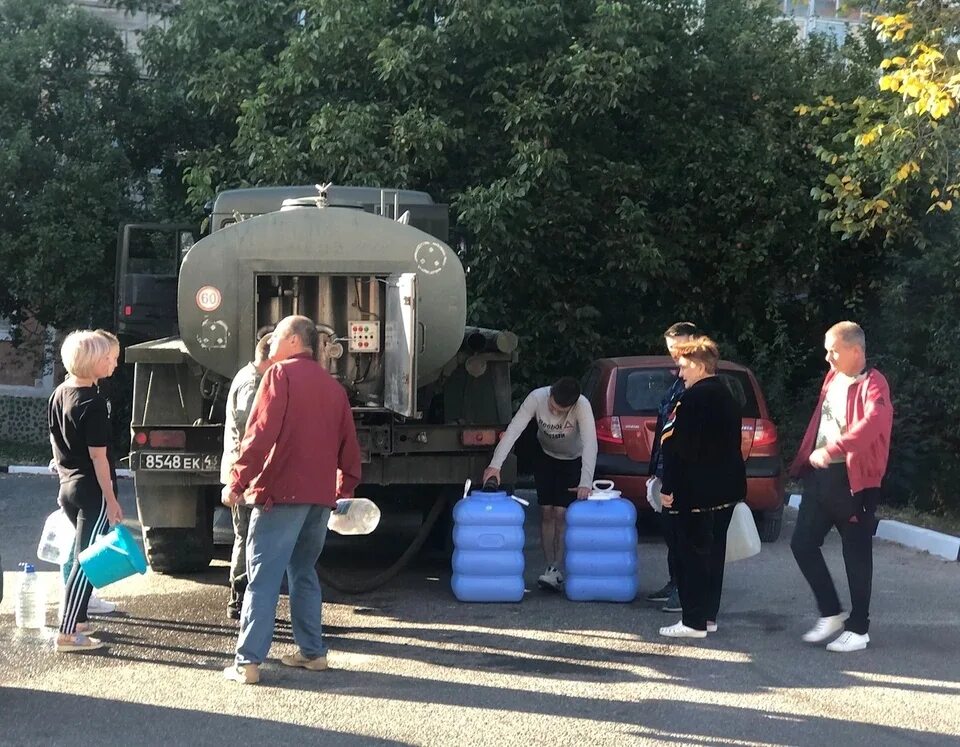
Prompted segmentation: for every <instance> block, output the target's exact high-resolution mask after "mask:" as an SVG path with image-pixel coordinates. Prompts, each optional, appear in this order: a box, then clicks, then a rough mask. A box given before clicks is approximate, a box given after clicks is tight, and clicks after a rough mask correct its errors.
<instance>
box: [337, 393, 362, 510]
mask: <svg viewBox="0 0 960 747" xmlns="http://www.w3.org/2000/svg"><path fill="white" fill-rule="evenodd" d="M342 401H343V405H342V407H343V415H342V417H341V423H340V451H339V454H338V456H337V466H338V467H339V468H340V475H339V485H337V495H338V497H339V496H341V495H349V496H352V495H353V491H354V490H356V489H357V485H359V484H360V444H359V443H357V429H356V426H355V425H354V423H353V411H352V410H351V409H350V402H349V400H347V397H346V395H344V396H343V400H342Z"/></svg>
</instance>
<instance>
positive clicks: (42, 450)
mask: <svg viewBox="0 0 960 747" xmlns="http://www.w3.org/2000/svg"><path fill="white" fill-rule="evenodd" d="M51 456H52V454H51V453H50V444H25V443H22V442H20V441H6V440H3V439H0V465H3V466H5V467H8V466H10V465H11V464H39V465H47V464H49V463H50V458H51Z"/></svg>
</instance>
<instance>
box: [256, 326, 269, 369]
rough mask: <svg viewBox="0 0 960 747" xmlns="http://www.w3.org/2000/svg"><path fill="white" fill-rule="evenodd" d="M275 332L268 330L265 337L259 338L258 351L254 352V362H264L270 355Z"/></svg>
mask: <svg viewBox="0 0 960 747" xmlns="http://www.w3.org/2000/svg"><path fill="white" fill-rule="evenodd" d="M272 336H273V333H271V332H267V334H265V335H264V336H263V337H261V338H260V339H259V340H257V347H256V352H255V353H254V358H253V362H254V363H258V364H259V363H264V362H265V361H266V360H267V359H268V358H269V357H270V338H271V337H272Z"/></svg>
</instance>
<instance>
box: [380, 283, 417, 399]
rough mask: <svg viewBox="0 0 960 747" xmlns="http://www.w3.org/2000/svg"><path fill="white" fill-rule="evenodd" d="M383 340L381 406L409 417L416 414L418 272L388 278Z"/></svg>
mask: <svg viewBox="0 0 960 747" xmlns="http://www.w3.org/2000/svg"><path fill="white" fill-rule="evenodd" d="M385 311H386V324H385V325H384V341H383V369H384V377H383V406H384V407H385V408H387V409H388V410H392V411H393V412H395V413H397V414H398V415H404V416H406V417H408V418H411V417H415V416H416V414H417V345H418V340H417V274H416V273H414V272H405V273H402V274H398V275H390V276H389V277H388V278H387V295H386V309H385Z"/></svg>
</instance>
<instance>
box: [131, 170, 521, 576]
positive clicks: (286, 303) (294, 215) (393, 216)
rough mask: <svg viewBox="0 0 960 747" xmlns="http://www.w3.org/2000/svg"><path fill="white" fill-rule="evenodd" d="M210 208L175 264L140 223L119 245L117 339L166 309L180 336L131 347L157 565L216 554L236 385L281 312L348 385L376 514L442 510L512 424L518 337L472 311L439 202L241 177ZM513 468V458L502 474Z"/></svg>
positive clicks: (158, 320)
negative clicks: (317, 345)
mask: <svg viewBox="0 0 960 747" xmlns="http://www.w3.org/2000/svg"><path fill="white" fill-rule="evenodd" d="M208 220H209V228H210V233H209V234H208V235H206V236H204V237H203V238H201V239H200V240H199V241H196V242H195V243H194V241H193V237H191V235H190V233H189V232H184V231H183V227H182V226H177V227H173V228H171V235H172V236H173V238H174V241H173V243H172V247H173V248H172V249H171V250H170V253H171V254H172V255H173V260H174V261H173V262H168V263H167V264H166V265H163V263H160V264H161V265H163V266H160V265H158V264H157V262H156V261H155V260H156V259H157V257H158V256H160V255H163V256H166V255H165V254H163V252H166V251H167V250H166V249H162V248H161V250H159V251H160V255H158V254H157V251H156V247H157V246H161V245H162V242H161V244H158V243H157V242H155V241H154V242H146V244H149V245H151V246H153V247H154V250H155V251H154V256H153V257H152V259H151V262H148V263H146V264H144V262H143V261H142V259H143V258H142V257H140V258H139V259H138V258H137V257H135V256H134V253H135V252H134V249H133V247H134V245H135V244H136V241H135V235H136V227H133V229H131V227H125V228H124V229H123V230H122V231H121V240H120V244H119V246H118V272H117V327H118V331H119V332H120V334H121V337H122V338H123V337H127V338H128V339H129V337H130V335H131V334H133V333H135V332H137V331H140V332H141V333H142V331H143V330H144V329H151V328H154V329H164V328H169V327H171V326H173V325H174V318H175V327H176V330H177V332H178V333H179V334H175V335H171V336H167V337H161V338H159V339H152V340H148V341H145V342H140V343H137V344H132V345H129V346H127V347H126V351H125V360H126V362H128V363H132V364H133V365H134V382H133V401H132V417H131V451H130V467H131V469H132V471H133V474H134V480H135V483H136V497H137V509H138V512H139V516H140V522H141V524H142V526H143V534H144V544H145V547H146V551H147V558H148V560H149V562H150V565H151V567H152V568H153V569H154V570H155V571H159V572H190V571H196V570H200V569H202V568H204V567H206V566H207V564H208V563H209V561H210V559H211V557H212V552H213V532H212V521H213V513H214V509H215V507H216V506H217V505H218V496H219V490H220V482H219V469H220V455H221V452H222V446H223V422H224V403H225V398H226V394H227V391H228V389H229V386H230V381H231V379H232V378H233V376H234V375H235V374H236V373H237V371H238V370H239V369H240V368H241V367H242V366H243V365H245V364H246V363H247V362H248V361H249V360H251V358H252V355H253V349H254V345H255V343H256V339H257V334H258V331H260V330H263V329H264V328H269V326H270V325H274V324H276V323H277V322H279V321H280V320H281V319H282V318H283V317H285V316H288V315H290V314H301V315H304V316H307V317H309V318H311V319H313V320H314V321H315V323H316V324H317V327H318V330H319V331H320V332H321V340H322V344H323V346H324V355H323V356H322V361H323V364H324V365H325V366H326V367H327V369H328V370H329V371H330V373H331V374H332V375H333V376H334V377H336V379H337V380H338V381H339V382H340V383H341V384H342V385H343V387H344V388H345V390H346V391H347V393H348V394H349V397H350V402H351V404H352V407H353V412H354V417H355V420H356V426H357V436H358V439H359V441H360V447H361V452H362V455H363V482H362V484H361V486H360V487H359V489H358V490H357V494H358V495H362V496H365V497H369V498H371V499H372V500H374V501H375V502H377V503H378V505H380V506H381V508H382V509H384V510H385V513H384V516H385V518H384V521H385V522H388V521H389V520H390V516H391V515H394V514H393V510H394V509H404V510H416V511H419V512H421V515H424V516H429V517H430V521H431V522H432V521H434V520H435V519H436V518H437V517H441V520H442V518H443V516H444V514H445V513H446V512H445V510H444V509H445V508H447V507H448V506H449V505H450V504H452V502H453V501H454V500H455V499H456V498H457V497H458V496H459V493H460V491H461V490H462V486H463V483H464V480H465V479H466V478H472V479H473V480H474V481H475V482H476V481H477V480H478V478H479V477H480V475H481V473H482V471H483V468H484V467H485V466H486V465H487V463H488V461H489V459H490V455H491V453H492V450H493V448H494V446H495V444H496V441H497V439H498V437H499V434H500V433H501V432H502V431H503V429H504V427H505V424H506V423H508V422H509V419H510V415H511V391H510V365H511V363H512V362H513V360H514V359H515V356H516V353H515V349H516V346H517V339H516V336H514V335H512V334H511V333H509V332H503V331H498V330H489V329H483V328H477V327H468V326H467V325H466V285H465V277H464V270H463V266H462V265H461V263H460V259H459V258H458V256H457V254H456V252H454V251H453V250H452V249H451V248H450V246H448V244H447V243H446V241H447V207H446V206H445V205H438V204H435V203H434V202H433V201H432V200H431V199H430V197H429V196H428V195H426V194H425V193H422V192H413V191H404V190H382V189H379V188H362V187H339V186H331V185H327V186H325V187H320V188H316V187H309V186H308V187H271V188H251V189H238V190H230V191H227V192H223V193H221V194H220V195H218V197H217V198H216V200H215V202H214V203H213V208H212V212H211V214H210V216H209V219H208ZM146 230H153V231H155V232H156V231H162V226H156V225H154V226H151V227H148V229H146ZM168 259H169V257H168ZM158 268H159V269H158ZM174 281H175V287H176V298H175V307H173V306H174V298H173V294H172V293H171V289H172V288H173V284H174ZM513 473H514V465H513V462H512V461H511V462H510V463H508V465H506V470H505V472H504V482H512V480H513ZM441 523H442V522H441ZM422 539H423V538H422V537H421V538H420V541H422Z"/></svg>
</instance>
